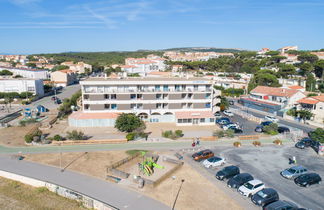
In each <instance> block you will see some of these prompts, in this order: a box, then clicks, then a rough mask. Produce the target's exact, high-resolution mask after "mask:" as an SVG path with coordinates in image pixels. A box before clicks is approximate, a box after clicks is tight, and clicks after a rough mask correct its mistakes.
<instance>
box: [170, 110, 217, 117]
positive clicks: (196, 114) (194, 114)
mask: <svg viewBox="0 0 324 210" xmlns="http://www.w3.org/2000/svg"><path fill="white" fill-rule="evenodd" d="M175 116H176V119H186V118H214V117H215V116H214V115H213V113H212V112H211V111H200V112H199V111H197V112H194V111H191V112H176V113H175Z"/></svg>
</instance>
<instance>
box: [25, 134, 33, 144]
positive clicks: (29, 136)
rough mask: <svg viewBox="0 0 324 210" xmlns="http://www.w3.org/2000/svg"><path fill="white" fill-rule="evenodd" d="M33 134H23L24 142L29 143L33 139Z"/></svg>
mask: <svg viewBox="0 0 324 210" xmlns="http://www.w3.org/2000/svg"><path fill="white" fill-rule="evenodd" d="M33 137H34V136H33V135H32V134H27V135H25V142H26V143H31V142H32V141H33Z"/></svg>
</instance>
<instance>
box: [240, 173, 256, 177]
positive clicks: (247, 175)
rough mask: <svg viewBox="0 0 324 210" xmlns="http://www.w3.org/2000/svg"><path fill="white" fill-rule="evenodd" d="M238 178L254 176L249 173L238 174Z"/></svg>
mask: <svg viewBox="0 0 324 210" xmlns="http://www.w3.org/2000/svg"><path fill="white" fill-rule="evenodd" d="M237 176H240V177H249V176H252V175H251V174H249V173H241V174H238V175H237Z"/></svg>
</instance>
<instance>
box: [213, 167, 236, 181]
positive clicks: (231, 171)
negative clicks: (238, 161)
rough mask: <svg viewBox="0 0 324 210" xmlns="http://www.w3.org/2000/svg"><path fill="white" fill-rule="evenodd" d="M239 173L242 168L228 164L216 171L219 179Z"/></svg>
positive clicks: (228, 177)
mask: <svg viewBox="0 0 324 210" xmlns="http://www.w3.org/2000/svg"><path fill="white" fill-rule="evenodd" d="M239 173H240V169H239V168H238V167H237V166H227V167H225V168H223V169H222V170H220V171H218V172H217V173H216V179H218V180H224V179H230V178H232V177H233V176H235V175H237V174H239Z"/></svg>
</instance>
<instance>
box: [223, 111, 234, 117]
mask: <svg viewBox="0 0 324 210" xmlns="http://www.w3.org/2000/svg"><path fill="white" fill-rule="evenodd" d="M223 113H224V115H226V116H229V117H233V116H234V114H233V112H231V111H228V110H225V111H224V112H223Z"/></svg>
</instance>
